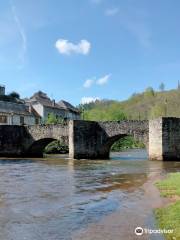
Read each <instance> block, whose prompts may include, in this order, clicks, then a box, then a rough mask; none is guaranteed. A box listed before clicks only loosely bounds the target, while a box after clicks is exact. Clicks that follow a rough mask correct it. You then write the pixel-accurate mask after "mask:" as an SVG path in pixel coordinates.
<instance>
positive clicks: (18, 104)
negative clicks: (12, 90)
mask: <svg viewBox="0 0 180 240" xmlns="http://www.w3.org/2000/svg"><path fill="white" fill-rule="evenodd" d="M0 97H1V98H0V125H35V124H38V123H40V116H39V115H38V113H36V112H35V111H34V110H33V109H29V108H28V107H27V106H26V105H25V104H24V103H23V101H20V99H19V100H18V101H14V102H13V101H9V99H8V98H7V96H6V95H5V86H0ZM7 99H8V101H7Z"/></svg>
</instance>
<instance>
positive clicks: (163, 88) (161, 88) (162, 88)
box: [159, 82, 165, 92]
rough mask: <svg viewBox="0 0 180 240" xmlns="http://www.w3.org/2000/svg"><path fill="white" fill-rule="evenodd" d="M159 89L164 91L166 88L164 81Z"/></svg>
mask: <svg viewBox="0 0 180 240" xmlns="http://www.w3.org/2000/svg"><path fill="white" fill-rule="evenodd" d="M159 90H160V91H161V92H164V90H165V84H164V83H163V82H162V83H161V84H160V85H159Z"/></svg>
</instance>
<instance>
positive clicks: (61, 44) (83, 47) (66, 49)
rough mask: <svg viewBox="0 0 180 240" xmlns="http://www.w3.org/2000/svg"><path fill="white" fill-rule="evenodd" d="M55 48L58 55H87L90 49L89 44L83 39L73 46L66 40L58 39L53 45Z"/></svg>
mask: <svg viewBox="0 0 180 240" xmlns="http://www.w3.org/2000/svg"><path fill="white" fill-rule="evenodd" d="M55 47H56V48H57V50H58V51H59V53H60V54H64V55H71V54H73V53H75V54H82V55H88V54H89V52H90V49H91V43H90V42H89V41H87V40H85V39H82V40H81V41H80V42H79V43H77V44H74V43H72V42H70V41H69V40H66V39H58V40H57V41H56V43H55Z"/></svg>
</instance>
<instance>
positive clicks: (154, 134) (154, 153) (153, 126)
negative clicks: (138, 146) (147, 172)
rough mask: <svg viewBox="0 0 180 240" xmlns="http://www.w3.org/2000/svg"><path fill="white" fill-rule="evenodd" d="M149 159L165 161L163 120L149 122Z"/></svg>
mask: <svg viewBox="0 0 180 240" xmlns="http://www.w3.org/2000/svg"><path fill="white" fill-rule="evenodd" d="M149 158H150V159H151V160H163V146H162V118H158V119H155V120H150V121H149Z"/></svg>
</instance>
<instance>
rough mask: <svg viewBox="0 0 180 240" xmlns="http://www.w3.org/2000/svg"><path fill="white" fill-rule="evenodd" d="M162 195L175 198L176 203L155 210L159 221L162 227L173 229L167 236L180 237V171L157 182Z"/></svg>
mask: <svg viewBox="0 0 180 240" xmlns="http://www.w3.org/2000/svg"><path fill="white" fill-rule="evenodd" d="M156 186H157V187H158V188H159V190H160V192H161V196H163V197H169V198H173V199H174V201H175V202H174V203H171V204H169V205H168V206H167V207H164V208H159V209H156V210H155V215H156V219H157V223H158V225H159V227H160V228H161V229H173V230H174V232H173V233H172V234H166V235H165V238H166V239H167V240H170V239H180V173H171V174H169V175H168V176H167V178H166V179H165V180H162V181H159V182H157V183H156Z"/></svg>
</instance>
